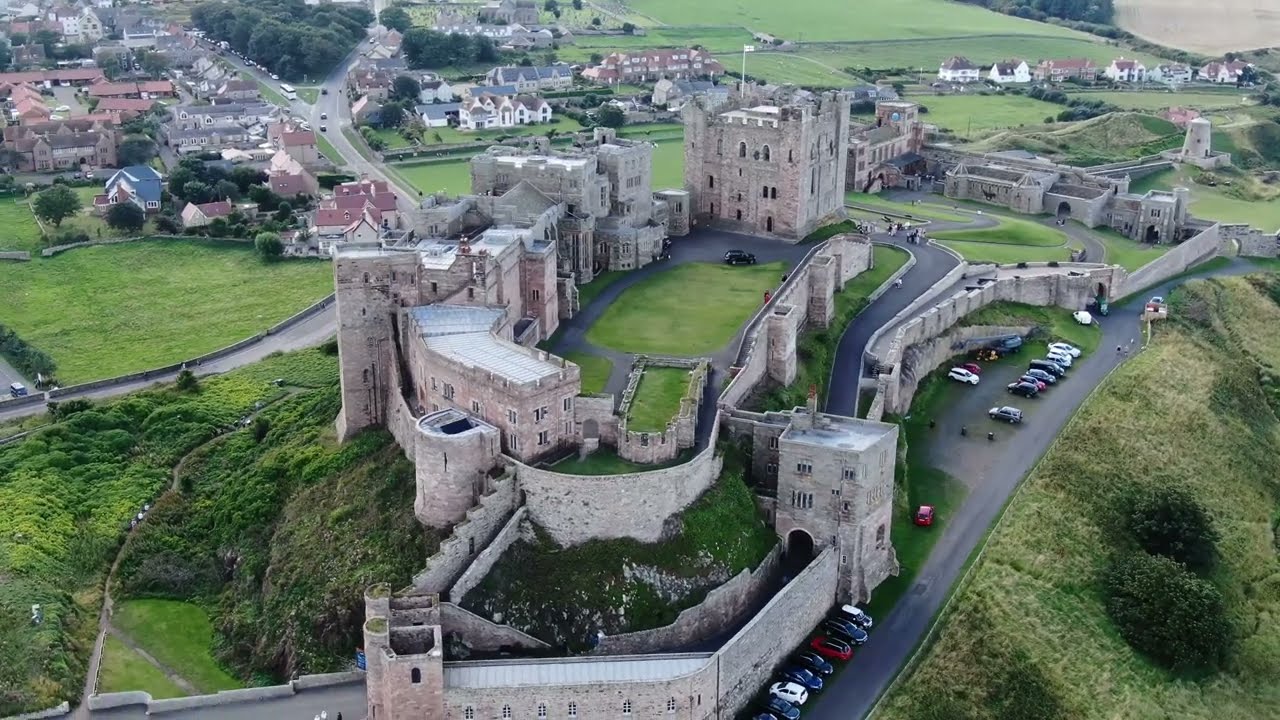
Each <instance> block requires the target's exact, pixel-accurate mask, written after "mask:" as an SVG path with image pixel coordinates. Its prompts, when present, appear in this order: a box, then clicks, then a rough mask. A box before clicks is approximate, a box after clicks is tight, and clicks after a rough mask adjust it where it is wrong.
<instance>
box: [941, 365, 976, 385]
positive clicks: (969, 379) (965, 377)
mask: <svg viewBox="0 0 1280 720" xmlns="http://www.w3.org/2000/svg"><path fill="white" fill-rule="evenodd" d="M947 377H949V378H951V379H952V380H959V381H960V382H962V383H969V384H970V385H977V384H978V376H977V375H974V374H973V373H971V372H969V371H968V370H965V369H964V368H962V367H953V368H951V372H949V373H947Z"/></svg>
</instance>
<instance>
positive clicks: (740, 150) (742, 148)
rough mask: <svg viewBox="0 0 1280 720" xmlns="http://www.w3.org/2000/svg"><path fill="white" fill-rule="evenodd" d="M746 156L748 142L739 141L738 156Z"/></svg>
mask: <svg viewBox="0 0 1280 720" xmlns="http://www.w3.org/2000/svg"><path fill="white" fill-rule="evenodd" d="M746 156H747V144H746V143H744V142H740V143H738V157H740V158H744V157H746Z"/></svg>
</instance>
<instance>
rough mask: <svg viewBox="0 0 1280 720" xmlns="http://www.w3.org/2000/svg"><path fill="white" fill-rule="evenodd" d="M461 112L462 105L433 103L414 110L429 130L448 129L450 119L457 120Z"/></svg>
mask: <svg viewBox="0 0 1280 720" xmlns="http://www.w3.org/2000/svg"><path fill="white" fill-rule="evenodd" d="M461 110H462V103H433V104H430V105H419V106H417V107H416V108H414V111H415V112H417V113H418V115H419V116H420V117H421V118H422V123H423V124H424V125H426V126H427V127H429V128H442V127H448V126H449V120H450V118H457V117H458V115H459V113H460V111H461Z"/></svg>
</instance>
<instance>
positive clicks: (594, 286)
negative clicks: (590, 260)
mask: <svg viewBox="0 0 1280 720" xmlns="http://www.w3.org/2000/svg"><path fill="white" fill-rule="evenodd" d="M627 274H628V273H627V272H626V271H624V270H605V271H604V272H602V273H600V274H599V275H596V276H595V277H593V278H591V282H589V283H587V284H586V285H579V286H578V309H579V310H581V309H582V308H585V307H587V306H588V305H590V304H591V303H592V302H593V301H594V300H595V299H596V297H597V296H598V295H599V294H600V293H602V292H604V291H605V288H607V287H609V286H610V285H612V284H613V283H615V282H617V281H618V280H621V279H622V278H624V277H626V276H627Z"/></svg>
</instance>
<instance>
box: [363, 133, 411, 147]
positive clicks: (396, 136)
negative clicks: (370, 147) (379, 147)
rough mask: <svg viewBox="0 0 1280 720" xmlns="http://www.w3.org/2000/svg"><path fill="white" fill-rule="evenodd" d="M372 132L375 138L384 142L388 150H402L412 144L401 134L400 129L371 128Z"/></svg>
mask: <svg viewBox="0 0 1280 720" xmlns="http://www.w3.org/2000/svg"><path fill="white" fill-rule="evenodd" d="M370 132H372V133H373V136H374V137H376V138H378V139H379V140H381V141H382V144H383V146H385V147H386V149H387V150H400V149H402V148H407V147H409V146H410V145H411V144H412V143H410V142H409V139H408V138H406V137H405V136H404V135H401V134H400V130H399V128H376V129H372V128H371V129H370Z"/></svg>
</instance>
